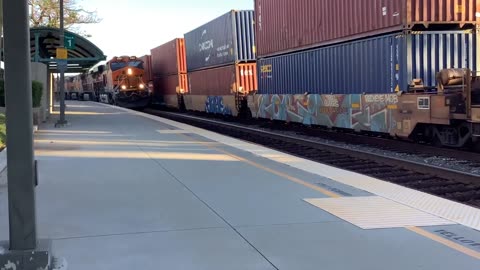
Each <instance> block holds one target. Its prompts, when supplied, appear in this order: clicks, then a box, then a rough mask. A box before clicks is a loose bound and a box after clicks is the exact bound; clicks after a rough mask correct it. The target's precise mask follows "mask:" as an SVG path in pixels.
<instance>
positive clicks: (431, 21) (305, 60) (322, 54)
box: [250, 0, 480, 132]
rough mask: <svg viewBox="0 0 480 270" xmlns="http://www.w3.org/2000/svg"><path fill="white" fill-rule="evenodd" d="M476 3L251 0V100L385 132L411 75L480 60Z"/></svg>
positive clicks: (260, 112) (279, 114) (300, 116)
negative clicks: (255, 84) (254, 89)
mask: <svg viewBox="0 0 480 270" xmlns="http://www.w3.org/2000/svg"><path fill="white" fill-rule="evenodd" d="M478 11H480V1H477V0H460V1H459V0H443V1H427V0H398V1H385V0H336V1H330V0H298V1H289V0H256V1H255V14H256V21H257V23H256V35H257V44H256V45H257V48H258V59H257V62H258V69H259V92H258V93H259V95H256V96H255V97H252V98H251V99H250V107H252V108H253V113H254V115H256V116H260V117H267V118H274V119H278V120H286V121H289V120H290V121H297V122H303V123H313V124H321V125H327V126H339V127H345V128H352V126H354V125H356V126H361V127H362V128H361V129H367V130H374V131H384V132H385V131H387V132H388V130H389V129H390V128H393V126H394V125H395V123H393V122H392V123H391V122H390V121H388V119H389V118H391V117H390V115H391V110H393V109H395V108H396V106H395V105H396V100H397V98H396V94H395V92H397V91H404V90H407V87H408V84H409V83H410V82H411V80H412V79H414V78H421V79H422V80H423V83H424V84H425V85H427V86H434V85H435V74H436V73H437V72H438V71H440V70H441V69H443V68H462V67H468V68H471V69H474V70H475V69H476V68H477V67H478V65H479V60H478V54H477V45H478V41H477V33H476V25H477V21H478V18H477V17H476V14H477V12H478ZM419 30H421V31H419ZM305 94H307V95H305ZM373 101H375V102H373ZM379 115H380V116H381V117H379ZM374 120H375V122H378V123H372V121H374ZM386 123H389V124H386Z"/></svg>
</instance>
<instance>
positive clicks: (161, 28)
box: [77, 0, 254, 58]
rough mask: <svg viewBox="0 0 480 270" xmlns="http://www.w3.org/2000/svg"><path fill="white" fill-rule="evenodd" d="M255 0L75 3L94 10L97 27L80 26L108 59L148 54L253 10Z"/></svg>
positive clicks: (100, 0) (88, 0) (98, 0)
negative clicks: (221, 18)
mask: <svg viewBox="0 0 480 270" xmlns="http://www.w3.org/2000/svg"><path fill="white" fill-rule="evenodd" d="M253 1H254V0H77V2H78V3H79V4H80V5H82V6H83V8H85V9H87V10H97V13H98V16H99V17H100V18H101V19H102V21H101V22H100V23H99V24H95V25H88V26H83V27H82V29H83V30H85V31H86V32H87V33H88V34H90V35H92V37H91V38H90V40H91V41H92V42H93V43H95V44H96V45H97V46H98V47H99V48H100V49H101V50H102V51H103V52H104V53H105V55H107V58H110V57H113V56H118V55H137V56H142V55H145V54H150V49H152V48H154V47H157V46H159V45H161V44H163V43H165V42H168V41H170V40H172V39H174V38H177V37H183V34H184V33H186V32H189V31H191V30H193V29H195V28H197V27H198V26H200V25H202V24H204V23H206V22H208V21H210V20H212V19H214V18H216V17H218V16H220V15H222V14H224V13H227V12H228V11H229V10H232V9H237V10H244V9H250V10H253V6H254V2H253Z"/></svg>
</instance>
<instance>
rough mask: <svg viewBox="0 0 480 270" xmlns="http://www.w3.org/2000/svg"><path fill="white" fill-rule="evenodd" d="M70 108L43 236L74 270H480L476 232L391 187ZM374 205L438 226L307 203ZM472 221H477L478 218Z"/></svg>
mask: <svg viewBox="0 0 480 270" xmlns="http://www.w3.org/2000/svg"><path fill="white" fill-rule="evenodd" d="M67 104H68V108H67V112H68V114H67V119H68V121H69V122H70V123H71V125H70V126H68V127H66V128H62V129H55V128H54V127H53V124H54V123H55V120H56V119H55V118H53V119H51V121H50V122H49V123H46V124H44V125H41V126H40V127H39V130H38V131H37V132H36V135H35V139H36V143H35V145H36V158H37V159H38V160H39V163H38V165H39V174H40V175H39V186H38V188H37V204H38V210H37V215H38V217H37V220H38V228H39V237H41V238H50V239H52V240H53V250H54V252H55V253H56V255H57V256H60V257H65V259H66V260H67V262H68V269H82V270H83V269H102V270H104V269H116V270H118V269H208V270H212V269H221V270H224V269H242V270H243V269H292V270H303V269H365V270H367V269H368V270H374V269H379V270H380V269H381V270H383V269H398V270H404V269H425V270H430V269H432V270H433V269H435V270H437V269H455V270H463V269H465V270H467V269H468V270H471V269H480V232H479V231H477V230H476V227H475V226H474V225H472V226H469V225H468V224H469V223H468V222H463V223H466V225H465V224H463V225H462V224H461V223H460V222H459V221H458V220H460V221H461V220H464V219H465V218H466V217H458V218H457V219H458V220H453V219H450V218H449V217H448V215H447V214H445V215H440V214H436V213H433V211H427V210H428V209H427V210H425V209H424V208H422V207H420V206H416V203H418V202H417V201H416V200H415V199H412V198H427V199H429V200H428V201H429V202H436V200H437V199H438V198H433V199H430V198H431V197H429V195H428V196H427V195H425V194H420V195H421V196H420V195H418V194H417V193H412V194H415V196H410V195H409V193H408V192H411V191H408V190H404V189H400V188H398V187H396V186H394V185H391V186H388V185H385V186H382V188H383V189H379V188H378V184H375V183H376V182H373V181H374V180H371V179H367V178H364V177H362V176H359V175H353V174H348V173H344V172H342V171H341V170H337V169H335V170H333V169H331V168H329V167H321V166H323V165H318V164H315V163H308V162H307V161H304V160H301V159H298V158H295V157H292V156H289V155H285V154H282V153H279V152H275V151H271V150H269V149H266V148H263V147H260V146H257V145H252V144H249V143H245V142H241V141H238V140H234V139H230V138H226V137H224V136H221V135H218V134H214V133H211V132H207V131H203V130H200V129H197V128H192V127H188V126H186V125H182V124H179V123H175V122H172V121H168V120H165V119H160V118H158V117H151V116H146V115H144V114H142V113H138V112H132V111H128V110H124V109H121V108H113V107H109V106H105V105H102V104H97V103H92V102H73V101H72V102H68V103H67ZM325 175H327V176H328V177H325ZM348 181H351V182H354V183H351V182H348ZM365 183H368V187H366V188H363V189H362V188H359V187H360V186H362V185H366V184H365ZM377 190H380V191H379V192H377ZM384 190H395V191H396V192H397V193H398V192H400V191H401V192H403V193H401V194H399V195H397V196H398V197H399V198H400V199H398V198H388V196H386V195H385V194H386V193H385V194H378V193H380V192H386V191H384ZM417 195H418V196H417ZM374 196H381V197H382V198H386V199H389V200H392V203H398V204H401V206H404V207H410V208H411V210H412V211H419V212H421V213H422V214H424V215H427V216H429V217H430V219H428V220H427V221H426V222H427V223H428V222H434V221H435V222H437V223H438V222H439V223H438V224H437V225H436V226H422V227H418V226H414V225H408V224H407V225H405V226H403V225H400V226H399V225H395V226H394V225H391V224H390V225H391V226H390V227H388V226H387V228H382V229H362V228H360V227H359V226H357V225H355V224H353V223H350V222H348V221H347V220H345V219H342V218H340V216H341V215H335V214H332V213H330V212H329V211H326V210H323V209H322V208H319V207H316V206H315V205H313V204H311V203H309V202H307V201H306V200H308V199H312V198H314V199H321V198H332V199H333V198H345V197H348V198H357V197H374ZM401 198H408V200H410V201H413V203H412V204H409V203H406V202H403V201H401ZM405 200H407V199H405ZM6 202H7V197H6V187H4V186H0V241H1V240H6V239H7V237H8V222H7V219H8V215H7V212H6V211H7V204H6ZM447 203H451V202H447ZM365 207H370V206H368V205H366V206H365ZM428 207H430V206H428ZM428 207H427V206H425V208H428ZM455 207H461V206H456V205H455ZM434 208H435V209H437V208H442V207H440V206H438V205H437V206H436V207H434ZM395 209H397V208H395ZM432 209H433V208H432ZM459 209H460V208H459ZM461 209H462V211H464V212H462V213H466V212H468V213H473V215H472V217H473V219H474V218H475V217H476V214H477V212H475V211H477V210H476V209H469V208H461ZM334 210H335V209H334ZM334 210H330V211H334ZM386 211H388V209H386ZM371 213H372V215H371V216H372V217H373V218H375V212H374V211H371ZM387 213H388V212H387ZM344 214H345V213H344ZM347 214H349V215H351V214H354V213H347ZM392 215H399V216H401V213H392ZM457 215H458V212H457ZM372 217H369V216H364V217H361V218H363V219H367V218H372ZM462 218H463V219H462ZM407 220H408V219H407ZM414 221H415V220H414ZM403 222H409V221H403ZM470 223H472V224H475V221H474V220H473V221H470ZM441 224H451V225H441ZM382 225H385V224H382ZM387 225H388V224H387Z"/></svg>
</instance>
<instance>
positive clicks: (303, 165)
mask: <svg viewBox="0 0 480 270" xmlns="http://www.w3.org/2000/svg"><path fill="white" fill-rule="evenodd" d="M101 105H103V106H106V107H111V108H115V109H119V110H123V111H128V112H130V113H132V114H135V115H139V116H142V117H145V118H148V119H152V120H155V121H158V122H161V123H165V124H169V125H172V126H175V127H177V128H180V129H184V130H188V131H191V132H193V133H196V134H199V135H200V136H204V137H206V138H208V139H211V140H215V141H219V142H221V143H223V144H225V145H228V146H230V147H234V148H238V149H242V150H244V151H247V152H251V153H254V154H257V155H258V156H261V157H265V158H268V157H267V156H268V155H269V156H272V155H273V156H282V157H286V158H288V159H289V160H290V162H283V163H284V164H287V165H290V166H292V167H295V168H298V169H300V170H304V171H307V172H311V173H317V174H319V175H323V176H324V177H327V178H331V179H332V180H335V181H338V182H340V183H344V181H341V180H342V179H339V177H338V175H343V176H345V174H350V175H351V176H352V177H353V179H354V180H355V182H361V181H359V179H358V178H359V177H363V178H365V179H366V181H367V182H368V184H366V185H365V186H364V187H363V188H362V187H359V185H358V184H357V185H355V184H352V183H350V184H349V183H344V184H347V185H350V186H353V187H356V188H359V189H362V190H365V191H369V192H371V193H373V194H377V195H380V194H378V193H376V192H375V190H371V189H370V188H369V186H370V185H373V183H377V184H380V185H383V186H384V187H385V189H386V190H387V191H389V194H391V195H392V194H397V196H396V197H395V196H393V197H395V199H392V200H394V201H398V202H401V203H403V201H402V197H405V196H407V197H408V198H410V199H411V198H412V197H414V196H411V195H410V194H404V193H405V191H409V192H412V193H415V194H417V196H422V200H421V201H420V202H416V203H413V202H412V200H409V201H408V202H409V203H412V204H413V205H411V204H408V203H404V204H405V205H409V206H412V207H413V206H414V205H417V204H419V203H420V204H421V205H422V206H423V205H424V204H425V203H426V200H427V199H428V200H429V201H431V200H432V199H433V200H440V201H441V202H442V203H444V204H445V203H447V202H448V203H450V204H453V205H454V206H456V207H460V208H461V209H462V210H465V211H467V212H468V211H473V210H472V209H473V208H472V207H464V206H463V205H461V204H458V203H454V202H450V201H447V200H444V199H441V198H438V197H435V196H432V195H429V194H425V193H423V192H419V191H418V192H417V191H414V190H410V189H407V188H404V187H401V186H397V185H394V184H391V183H386V182H383V181H380V180H378V179H375V178H372V177H367V176H364V175H360V174H356V173H351V172H348V171H344V170H341V169H337V168H333V167H330V166H327V165H323V164H319V163H316V162H313V161H309V160H305V159H301V158H298V157H295V156H292V155H288V154H285V153H281V152H278V151H275V150H271V149H268V148H266V147H262V146H259V145H254V144H251V143H246V142H244V141H240V140H237V139H234V138H230V137H227V136H223V135H220V134H216V133H214V132H210V131H207V130H203V129H200V128H196V127H192V126H188V125H186V124H182V123H178V122H175V121H171V120H168V119H164V118H161V117H158V116H153V115H149V114H146V113H141V112H135V111H133V110H129V109H124V108H118V107H114V106H111V105H107V104H101ZM204 144H205V145H209V144H208V143H204ZM209 147H210V148H212V146H211V145H209ZM215 149H217V150H221V152H223V153H228V152H227V151H224V150H222V149H218V148H216V147H215ZM229 155H230V156H232V157H235V158H237V159H239V158H240V159H239V160H241V161H242V160H243V161H248V162H249V164H255V165H256V166H261V165H259V164H257V163H255V162H253V161H249V160H246V159H244V158H241V157H238V156H235V155H232V154H229ZM271 159H272V160H275V161H277V160H276V159H273V158H271ZM315 166H316V167H318V168H317V169H315V168H314V167H315ZM261 167H264V166H261ZM259 168H260V167H259ZM265 168H266V167H265ZM267 169H269V170H272V171H273V169H270V168H267ZM317 170H318V171H321V173H318V172H317ZM278 175H286V174H283V173H280V174H278ZM354 176H355V177H354ZM290 177H291V176H290ZM294 179H296V178H294ZM298 180H300V179H298ZM362 180H363V179H362ZM303 183H306V184H309V185H311V184H310V183H307V182H305V181H303V180H300V182H299V184H302V185H303ZM306 186H308V185H306ZM314 187H316V186H314ZM382 188H383V187H382ZM320 189H322V188H320ZM315 190H317V189H315ZM318 191H320V192H322V193H324V192H323V191H321V190H318ZM324 191H328V190H324ZM328 192H329V193H331V195H327V194H328V193H324V194H325V195H327V196H329V197H332V198H338V197H341V196H340V195H339V194H336V193H334V192H331V191H328ZM397 197H398V198H397ZM387 198H388V199H391V198H389V197H387ZM417 199H419V198H417ZM438 207H439V206H436V207H435V208H438ZM449 208H450V210H452V208H455V207H453V206H451V207H449ZM464 208H466V209H464ZM418 209H420V210H422V211H425V209H423V208H421V207H420V208H418ZM474 210H475V209H474ZM425 212H428V213H432V212H429V211H425ZM455 213H457V214H456V215H455V216H457V217H458V212H455ZM432 214H435V215H436V213H432ZM462 214H465V212H462ZM438 216H440V217H444V216H442V215H438ZM467 216H468V215H467ZM449 219H451V218H449ZM474 219H475V221H476V219H477V218H476V217H474ZM451 220H455V218H453V219H451ZM461 224H464V225H466V226H468V227H471V228H476V227H472V225H468V223H467V224H465V223H461ZM475 224H477V223H475ZM478 228H480V226H479V227H478ZM406 229H408V230H410V231H412V232H415V233H417V234H418V235H421V236H424V237H426V238H428V239H430V240H433V241H435V242H438V243H440V244H442V245H445V246H447V247H449V248H452V249H454V250H457V251H459V252H462V253H463V254H466V255H468V256H471V257H474V258H477V259H480V252H477V251H475V250H472V249H469V248H466V247H463V246H461V245H459V244H457V243H455V242H452V241H450V240H448V239H444V238H442V237H439V236H436V235H434V234H432V233H430V232H428V231H426V230H423V229H421V228H418V227H408V228H406Z"/></svg>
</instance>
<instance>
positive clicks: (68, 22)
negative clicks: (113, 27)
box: [28, 0, 100, 35]
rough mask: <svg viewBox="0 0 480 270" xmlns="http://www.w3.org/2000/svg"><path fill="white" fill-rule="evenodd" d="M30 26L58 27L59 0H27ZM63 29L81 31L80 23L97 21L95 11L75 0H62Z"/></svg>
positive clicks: (79, 32)
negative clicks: (87, 8) (85, 7)
mask: <svg viewBox="0 0 480 270" xmlns="http://www.w3.org/2000/svg"><path fill="white" fill-rule="evenodd" d="M28 5H29V9H30V10H29V15H30V26H32V27H39V26H47V27H56V28H60V1H59V0H28ZM63 7H64V27H65V29H67V30H69V31H72V32H76V33H78V34H83V35H86V34H85V33H83V32H82V31H81V30H80V29H79V28H78V26H79V25H81V24H92V23H99V22H100V19H99V18H98V17H97V12H96V11H89V10H86V9H84V8H82V7H81V6H79V5H78V4H77V1H76V0H63Z"/></svg>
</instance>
